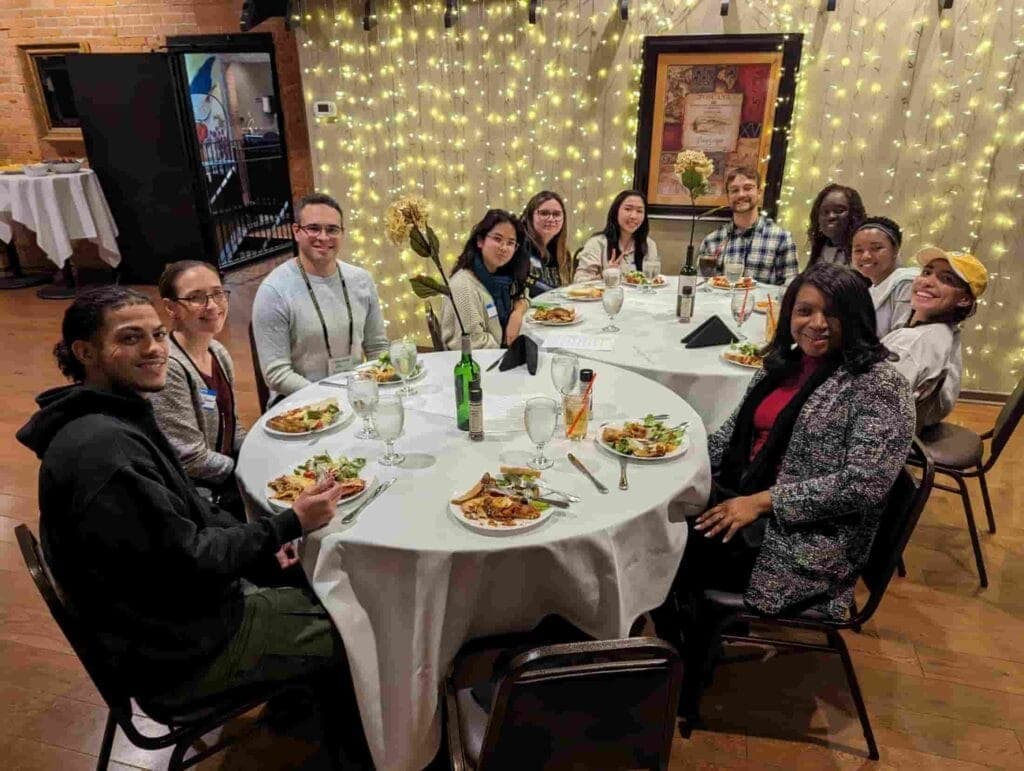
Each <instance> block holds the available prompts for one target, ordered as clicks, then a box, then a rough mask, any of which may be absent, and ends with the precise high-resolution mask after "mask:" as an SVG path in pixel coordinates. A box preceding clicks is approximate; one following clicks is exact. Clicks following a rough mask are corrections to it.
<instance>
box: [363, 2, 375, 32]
mask: <svg viewBox="0 0 1024 771" xmlns="http://www.w3.org/2000/svg"><path fill="white" fill-rule="evenodd" d="M376 26H377V9H376V8H374V7H373V0H365V2H364V3H363V31H364V32H369V31H370V30H371V29H373V28H374V27H376Z"/></svg>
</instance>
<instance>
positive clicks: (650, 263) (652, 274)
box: [643, 256, 661, 294]
mask: <svg viewBox="0 0 1024 771" xmlns="http://www.w3.org/2000/svg"><path fill="white" fill-rule="evenodd" d="M660 275H661V260H659V259H655V258H651V257H650V256H648V257H646V258H645V259H644V278H646V279H647V283H646V284H644V287H643V291H644V292H645V293H646V294H653V293H654V282H655V281H657V280H658V277H659V276H660Z"/></svg>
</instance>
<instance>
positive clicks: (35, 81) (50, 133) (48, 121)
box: [17, 42, 89, 145]
mask: <svg viewBox="0 0 1024 771" xmlns="http://www.w3.org/2000/svg"><path fill="white" fill-rule="evenodd" d="M17 50H18V55H19V57H20V58H21V64H22V68H23V69H24V73H25V83H26V89H25V90H26V93H27V94H28V97H29V101H30V102H31V106H32V114H33V117H34V118H35V122H36V127H37V133H38V136H39V138H40V139H41V140H42V141H44V142H50V143H53V144H58V145H59V144H61V143H67V142H75V143H77V142H82V141H83V140H82V130H81V128H79V127H77V126H64V125H61V124H60V123H59V121H57V120H55V118H54V108H55V105H56V104H57V102H59V101H60V99H61V98H63V99H67V97H68V94H69V89H70V86H69V85H68V84H67V82H66V81H65V82H63V83H61V84H57V85H55V84H52V83H47V82H45V80H46V73H45V72H44V69H43V68H42V67H41V64H42V63H43V62H44V61H46V60H48V59H51V60H52V59H54V58H63V57H65V56H67V55H68V54H80V53H88V52H89V44H88V43H75V42H61V43H26V44H21V45H18V47H17ZM58 95H59V97H58Z"/></svg>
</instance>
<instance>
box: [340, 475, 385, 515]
mask: <svg viewBox="0 0 1024 771" xmlns="http://www.w3.org/2000/svg"><path fill="white" fill-rule="evenodd" d="M394 483H395V480H394V479H389V480H388V481H387V482H382V483H381V484H379V485H378V486H377V489H376V490H374V491H373V492H372V493H370V495H369V497H367V499H366V500H365V501H363V502H362V503H360V504H359V505H358V506H356V507H355V509H353V510H352V512H351V513H349V514H346V515H345V516H344V517H342V519H341V524H343V525H347V524H348V523H349V522H351V521H352V520H354V519H355V518H356V517H358V516H359V514H360V513H361V512H362V510H363V509H365V508H366V507H367V506H369V505H370V504H371V503H373V502H374V501H375V500H377V498H379V497H380V496H381V495H382V494H383V493H384V492H385V491H386V490H387V489H388V488H389V487H391V485H393V484H394Z"/></svg>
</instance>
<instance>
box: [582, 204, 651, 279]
mask: <svg viewBox="0 0 1024 771" xmlns="http://www.w3.org/2000/svg"><path fill="white" fill-rule="evenodd" d="M649 229H650V222H649V221H648V219H647V199H646V198H644V194H643V193H641V192H640V191H639V190H623V191H622V192H621V193H619V194H618V195H617V196H615V200H613V201H612V205H611V206H609V207H608V219H607V221H606V222H605V225H604V230H599V231H598V232H596V233H594V235H592V236H591V237H590V238H589V239H588V240H587V242H586V243H585V244H584V245H583V248H582V249H581V250H580V258H579V264H578V265H577V267H576V275H575V276H574V277H573V281H576V282H579V281H590V280H592V279H599V278H601V277H602V276H603V275H604V271H605V268H618V269H619V270H621V271H622V275H626V274H627V273H629V272H630V271H633V270H643V269H644V257H646V256H647V255H650V256H651V258H652V259H657V257H658V245H657V244H655V243H654V240H653V239H650V238H648V237H647V232H648V230H649Z"/></svg>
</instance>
